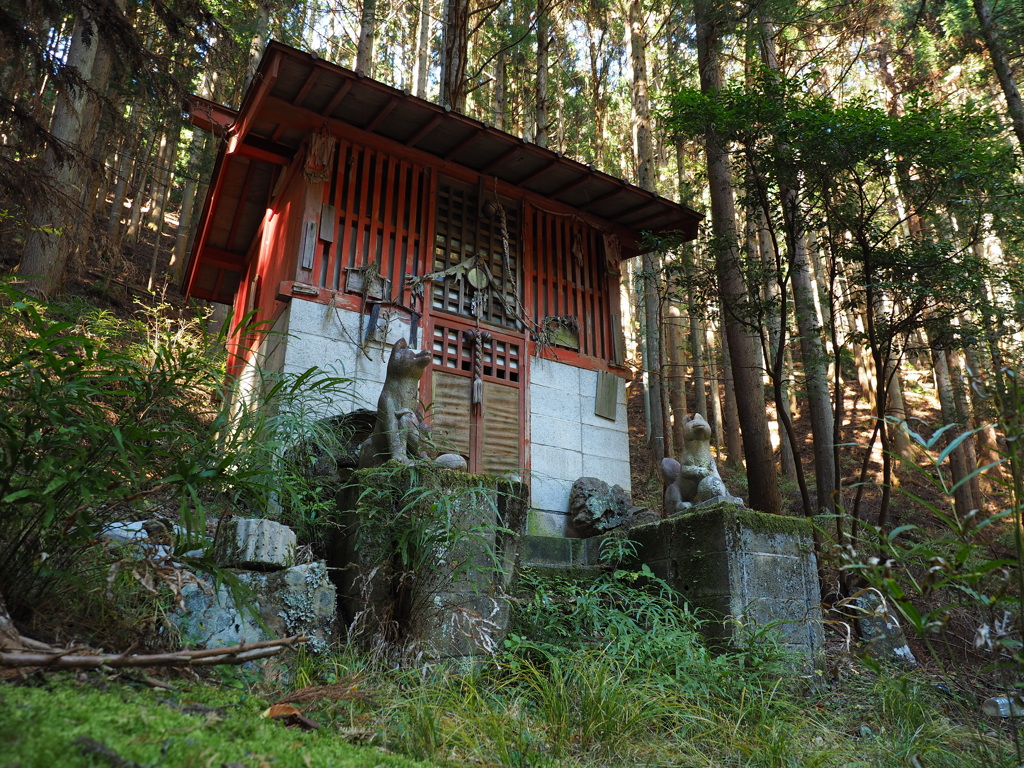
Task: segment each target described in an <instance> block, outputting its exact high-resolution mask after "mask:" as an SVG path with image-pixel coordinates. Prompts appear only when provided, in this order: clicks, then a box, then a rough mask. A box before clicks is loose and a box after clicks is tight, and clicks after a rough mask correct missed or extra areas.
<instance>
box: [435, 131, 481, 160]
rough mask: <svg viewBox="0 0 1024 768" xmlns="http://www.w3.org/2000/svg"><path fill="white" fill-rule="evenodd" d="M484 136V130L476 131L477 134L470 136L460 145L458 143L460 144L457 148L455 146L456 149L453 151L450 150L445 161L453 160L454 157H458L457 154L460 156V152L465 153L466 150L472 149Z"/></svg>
mask: <svg viewBox="0 0 1024 768" xmlns="http://www.w3.org/2000/svg"><path fill="white" fill-rule="evenodd" d="M483 135H484V132H483V130H481V129H477V130H476V131H475V132H474V133H473V134H472V135H471V136H470V137H469V138H467V139H466V140H465V141H461V142H459V143H458V144H456V145H455V146H454V147H453V148H452V149H450V150H449V151H448V153H447V154H446V155H445V156H444V159H445V160H451V159H452V158H453V157H455V156H456V155H457V154H459V152H462V151H463V150H465V149H469V148H470V147H471V146H473V144H475V143H476V142H477V141H478V140H479V139H480V137H481V136H483Z"/></svg>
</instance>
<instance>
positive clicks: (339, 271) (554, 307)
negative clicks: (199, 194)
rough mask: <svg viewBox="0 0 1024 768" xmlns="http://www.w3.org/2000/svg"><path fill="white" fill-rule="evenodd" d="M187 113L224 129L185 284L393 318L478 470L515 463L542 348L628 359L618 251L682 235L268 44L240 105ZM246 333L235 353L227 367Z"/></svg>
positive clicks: (264, 309)
mask: <svg viewBox="0 0 1024 768" xmlns="http://www.w3.org/2000/svg"><path fill="white" fill-rule="evenodd" d="M191 119H192V122H193V123H194V124H195V125H197V126H199V127H201V128H203V129H206V130H209V131H211V132H213V133H215V134H216V135H217V136H218V137H220V139H221V146H220V151H219V153H218V156H217V161H216V167H215V170H214V174H213V179H212V181H211V186H210V191H209V194H208V197H207V200H206V204H205V207H204V209H203V213H202V217H201V220H200V222H199V225H198V232H197V236H196V240H195V244H194V247H193V250H192V253H191V258H190V260H189V263H188V265H187V269H186V275H185V281H184V282H185V288H186V291H187V293H188V294H189V295H191V296H194V297H197V298H202V299H208V300H210V301H214V302H220V303H225V304H230V305H233V306H234V308H235V316H236V317H241V316H243V315H245V314H246V313H247V312H250V311H251V312H253V313H255V316H256V319H257V320H258V321H261V322H262V323H263V324H264V326H265V327H270V326H272V325H274V323H275V321H277V319H278V318H279V317H281V316H282V313H284V312H285V310H286V308H287V307H288V306H289V304H290V303H292V302H298V301H305V302H313V303H317V304H321V305H330V307H331V308H333V309H335V310H337V311H339V312H341V311H343V312H350V313H355V314H358V315H359V317H360V318H361V320H360V323H359V327H360V328H361V329H364V328H370V327H372V326H373V325H374V324H375V323H376V322H377V321H378V320H379V317H380V314H381V313H385V314H388V313H390V314H389V315H388V316H399V317H400V318H401V319H402V321H403V322H407V323H408V328H409V330H408V333H409V335H410V337H411V338H410V342H411V343H412V344H413V346H420V347H427V348H431V349H432V350H433V352H434V361H433V363H434V364H433V365H432V366H431V368H430V371H429V374H428V375H427V376H426V377H425V381H424V387H425V388H426V389H425V391H424V393H423V394H424V397H423V399H424V400H425V401H428V402H431V403H432V409H431V418H432V423H433V425H434V427H435V429H440V430H441V431H442V432H443V433H445V434H446V435H447V437H448V439H449V440H450V442H451V444H452V445H453V446H454V447H455V449H456V450H458V451H459V452H460V453H463V454H464V455H466V456H467V457H468V458H469V459H470V463H471V468H472V469H474V470H477V471H482V472H502V471H517V470H520V469H522V468H524V467H528V466H529V465H530V453H529V445H528V444H529V435H530V434H531V431H530V419H531V416H530V413H531V411H530V406H529V402H528V397H529V394H528V389H529V380H530V368H531V362H530V361H531V360H536V359H539V358H538V355H539V357H541V358H547V359H551V360H556V361H558V362H559V363H561V364H563V365H568V366H574V367H576V368H578V369H581V370H588V371H610V372H612V373H613V374H615V375H616V376H618V377H620V378H625V377H626V376H627V371H626V369H625V368H624V367H623V363H624V360H623V354H624V352H623V346H622V336H621V321H620V316H619V287H620V270H619V265H620V262H621V261H622V260H623V259H627V258H630V257H632V256H635V255H637V254H638V253H639V252H640V250H641V247H642V245H641V243H642V240H641V235H642V233H643V232H646V231H650V232H665V231H669V230H679V231H681V232H682V233H683V234H684V236H685V237H686V239H691V238H693V237H694V236H695V234H696V227H697V224H698V221H699V216H698V215H697V214H695V213H694V212H693V211H691V210H690V209H688V208H686V207H684V206H681V205H679V204H677V203H673V202H671V201H668V200H665V199H663V198H660V197H658V196H656V195H653V194H651V193H649V192H646V191H644V190H641V189H639V188H637V187H634V186H632V185H629V184H627V183H625V182H623V181H621V180H619V179H616V178H613V177H611V176H609V175H607V174H604V173H601V172H599V171H596V170H594V169H593V168H591V167H588V166H585V165H582V164H580V163H578V162H576V161H573V160H570V159H568V158H566V157H564V156H562V155H560V154H557V153H555V152H552V151H549V150H547V149H542V148H540V147H537V146H535V145H533V144H530V143H528V142H524V141H523V140H521V139H518V138H516V137H513V136H510V135H508V134H505V133H502V132H500V131H497V130H495V129H493V128H490V127H488V126H487V125H485V124H483V123H481V122H478V121H476V120H473V119H471V118H468V117H465V116H463V115H459V114H456V113H453V112H450V111H448V110H446V109H444V108H442V107H439V106H438V105H436V104H432V103H430V102H427V101H424V100H422V99H419V98H416V97H414V96H411V95H409V94H408V93H405V92H403V91H400V90H396V89H394V88H391V87H388V86H386V85H383V84H381V83H378V82H375V81H373V80H371V79H368V78H365V77H362V76H360V75H357V74H356V73H354V72H352V71H350V70H348V69H345V68H344V67H340V66H337V65H335V64H331V63H329V62H326V61H323V60H320V59H317V58H315V57H313V56H311V55H309V54H306V53H303V52H301V51H298V50H295V49H292V48H289V47H287V46H285V45H282V44H280V43H277V42H272V43H271V44H270V45H269V46H268V48H267V51H266V53H265V55H264V57H263V60H262V63H261V64H260V66H259V69H258V72H257V74H256V76H255V78H254V80H253V84H252V85H251V87H250V88H249V90H248V91H247V93H246V95H245V97H244V99H243V102H242V104H241V107H240V108H239V109H238V111H237V112H236V111H234V110H231V109H229V108H226V107H222V106H219V105H216V104H212V103H210V102H206V101H203V100H201V99H195V100H194V101H193V103H192V105H191ZM403 327H404V326H403ZM291 333H293V334H294V333H297V331H295V330H294V328H293V329H292V330H291ZM481 333H483V334H484V335H483V336H481V335H480V334H481ZM260 340H261V337H260V335H259V334H253V335H250V336H249V337H246V338H244V339H243V340H242V343H241V344H240V345H238V346H237V347H235V348H234V349H233V350H232V356H231V360H230V368H231V371H232V372H233V373H236V374H238V373H241V372H242V371H243V369H244V368H245V366H246V365H249V364H251V363H252V362H253V359H254V354H255V350H256V348H257V346H258V345H259V344H260ZM339 341H342V340H339ZM357 341H359V340H357ZM343 354H344V353H339V355H343ZM351 354H352V355H353V356H356V355H358V354H359V351H358V350H357V349H352V350H351ZM474 379H476V380H478V381H479V382H482V383H480V384H477V385H476V386H477V388H481V387H482V389H483V392H482V398H481V397H480V394H479V393H478V396H477V397H474V395H473V386H472V381H473V380H474ZM480 399H482V400H483V401H484V402H486V403H487V407H486V408H481V407H480V406H479V403H478V402H476V401H477V400H480ZM324 415H329V414H324ZM556 415H557V414H556ZM535 418H540V417H539V416H537V417H535ZM566 418H572V416H571V414H570V415H569V416H567V417H566ZM467 427H468V428H467ZM536 430H537V426H536V424H534V426H533V434H535V435H536V434H537V431H536ZM581 450H584V449H581ZM534 464H536V462H534ZM535 469H536V467H535Z"/></svg>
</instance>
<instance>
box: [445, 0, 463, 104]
mask: <svg viewBox="0 0 1024 768" xmlns="http://www.w3.org/2000/svg"><path fill="white" fill-rule="evenodd" d="M441 49H442V50H441V99H440V101H441V106H442V107H451V109H452V110H454V111H455V112H464V111H465V109H466V96H467V95H468V92H469V85H468V83H467V80H466V64H467V63H466V57H467V56H468V54H469V0H445V4H444V32H443V34H442V36H441Z"/></svg>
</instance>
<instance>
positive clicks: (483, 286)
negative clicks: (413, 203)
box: [431, 178, 521, 328]
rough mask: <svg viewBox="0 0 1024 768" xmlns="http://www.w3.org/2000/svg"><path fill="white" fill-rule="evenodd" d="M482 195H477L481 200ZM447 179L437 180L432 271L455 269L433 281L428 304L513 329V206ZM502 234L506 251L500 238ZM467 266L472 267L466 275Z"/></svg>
mask: <svg viewBox="0 0 1024 768" xmlns="http://www.w3.org/2000/svg"><path fill="white" fill-rule="evenodd" d="M481 195H482V199H481ZM493 201H494V195H493V194H491V193H489V192H486V191H484V192H482V193H481V191H480V190H479V189H478V188H476V187H471V186H469V185H465V184H460V183H458V182H455V181H452V180H451V179H445V178H442V179H439V180H438V185H437V218H436V227H435V236H434V264H433V267H432V269H433V271H434V272H435V273H436V272H442V271H445V270H453V269H455V268H459V269H455V271H454V272H453V273H452V274H450V275H448V276H446V277H445V278H444V279H439V280H435V281H434V286H433V294H432V296H431V308H432V309H433V310H435V311H439V312H448V313H451V314H455V315H463V316H466V317H473V318H479V319H480V321H481V322H484V323H491V324H494V325H499V326H504V327H506V328H515V327H516V326H517V322H518V321H517V318H516V313H517V309H516V307H517V303H518V301H519V281H520V277H519V274H520V264H519V261H520V256H519V254H520V247H521V244H520V231H519V230H520V216H519V208H518V206H517V205H516V204H514V203H512V202H511V201H508V200H504V199H502V200H500V203H501V206H502V208H503V209H504V212H505V226H504V229H503V227H502V219H501V214H500V212H499V211H498V209H497V208H496V206H494V205H493ZM506 234H507V237H508V255H507V257H506V254H505V243H504V237H505V235H506ZM471 270H477V271H476V272H475V273H474V274H473V275H470V272H471Z"/></svg>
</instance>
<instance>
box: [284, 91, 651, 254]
mask: <svg viewBox="0 0 1024 768" xmlns="http://www.w3.org/2000/svg"><path fill="white" fill-rule="evenodd" d="M265 105H266V107H267V110H268V111H269V112H271V113H273V115H274V119H275V120H280V121H281V122H282V124H283V123H288V124H289V125H290V126H291V127H293V128H297V129H299V130H304V131H314V130H320V128H321V127H323V124H324V122H327V123H328V125H329V127H330V130H331V132H332V133H334V134H335V135H336V136H341V137H344V138H345V139H347V140H349V141H352V142H355V143H360V144H364V145H366V146H369V147H374V148H377V149H380V150H381V151H384V152H387V153H388V154H391V155H396V156H398V157H405V158H408V159H410V160H412V161H414V162H416V163H419V164H420V165H424V166H428V167H431V168H433V169H435V170H436V171H439V172H441V173H443V174H445V175H446V176H451V177H452V178H454V179H458V180H460V181H464V182H468V183H470V184H474V185H475V184H476V183H477V182H478V180H479V179H480V177H481V176H484V177H487V178H488V179H491V178H492V177H488V176H487V169H486V168H485V169H484V170H483V171H479V172H478V171H474V170H472V169H469V168H466V167H465V166H463V165H459V164H458V163H454V162H451V161H447V160H443V159H441V158H439V157H437V156H436V155H432V154H430V153H429V152H424V151H423V150H419V149H415V148H413V147H411V146H407V145H405V144H401V143H399V142H397V141H393V140H392V139H388V138H386V137H384V136H380V135H378V134H367V133H366V132H365V131H363V130H361V129H359V128H356V127H355V126H352V125H349V124H348V123H345V122H342V121H341V120H338V119H336V118H330V117H327V118H325V117H324V116H323V115H320V114H318V113H316V112H313V111H312V110H309V109H304V108H301V107H296V106H295V105H294V104H291V103H290V102H287V101H284V100H283V99H279V98H277V97H274V96H268V97H267V98H266V102H265ZM510 138H511V137H510ZM513 149H514V150H515V151H521V150H523V149H525V145H524V146H517V147H514V148H513ZM490 183H491V184H492V186H493V180H492V181H491V182H490ZM627 191H628V190H627V189H624V188H617V189H615V190H613V191H612V192H610V193H608V194H607V195H602V196H601V198H600V199H601V200H604V199H607V198H610V197H611V196H612V195H613V194H619V193H624V192H627ZM498 194H499V195H501V196H503V197H508V198H511V199H515V200H530V201H532V202H534V203H536V204H537V205H538V207H540V208H543V209H547V210H551V211H555V212H558V213H560V214H565V215H569V216H576V217H577V218H579V219H582V220H584V221H586V222H587V223H589V224H590V225H591V226H593V227H595V228H597V229H600V230H602V231H605V232H609V233H614V234H616V235H618V237H619V240H621V241H622V242H623V243H624V244H627V245H628V246H629V247H630V249H631V250H636V249H637V248H639V239H638V233H637V232H635V231H633V230H630V229H628V228H626V227H622V226H620V225H618V224H615V223H613V222H610V221H608V220H607V219H602V218H600V217H599V216H597V215H595V214H591V213H587V212H586V211H584V210H582V209H581V208H573V207H571V206H568V205H565V204H563V203H559V202H557V201H556V200H551V199H550V198H547V197H544V196H543V195H539V194H537V193H535V192H530V191H529V190H527V189H523V188H522V187H518V186H516V185H514V184H509V183H508V182H505V181H501V180H500V179H499V180H498ZM593 202H594V201H590V202H588V203H587V205H590V204H591V203H593Z"/></svg>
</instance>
